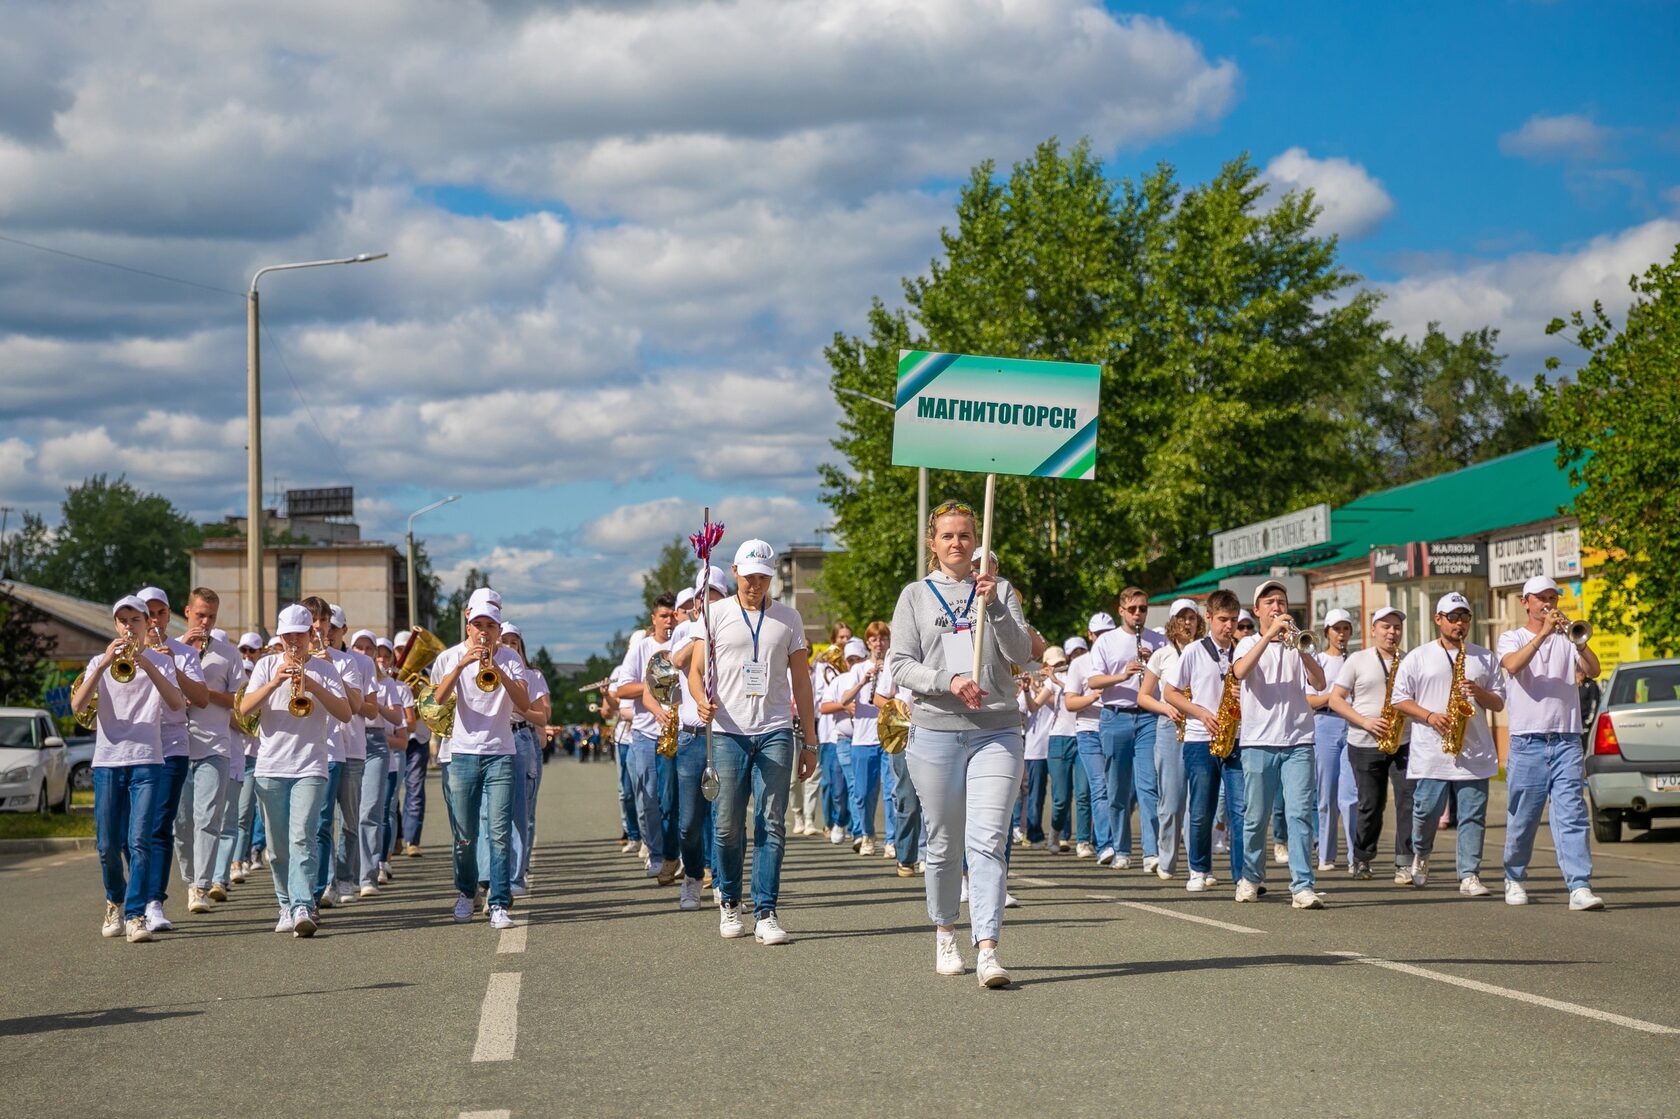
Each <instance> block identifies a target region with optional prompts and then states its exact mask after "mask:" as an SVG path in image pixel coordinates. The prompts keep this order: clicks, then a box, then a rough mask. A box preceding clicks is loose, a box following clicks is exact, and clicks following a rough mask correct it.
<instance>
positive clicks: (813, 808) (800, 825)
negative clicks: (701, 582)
mask: <svg viewBox="0 0 1680 1119" xmlns="http://www.w3.org/2000/svg"><path fill="white" fill-rule="evenodd" d="M683 593H684V594H687V595H689V596H690V598H691V599H692V597H693V594H694V592H693V591H692V590H685V591H684V592H683ZM677 597H678V603H679V606H678V609H679V611H680V610H681V605H680V603H681V600H682V596H681V595H678V596H677ZM679 624H680V623H679ZM832 671H833V666H832V665H826V664H819V663H818V662H817V658H816V657H812V658H811V702H812V703H814V704H816V705H817V775H816V776H815V777H812V778H811V779H810V780H808V781H798V780H796V781H794V783H793V785H792V787H791V788H790V789H789V791H788V811H789V812H790V813H791V814H792V817H793V820H792V822H791V823H790V824H789V825H788V834H789V835H826V834H827V832H828V825H827V824H826V823H821V826H819V823H820V822H821V821H822V820H823V804H822V796H823V790H822V744H823V742H825V741H827V742H832V741H833V739H832V738H828V739H825V738H824V737H823V733H824V731H826V730H828V729H829V728H828V725H827V722H825V720H824V717H823V714H822V687H823V685H824V684H825V683H827V680H826V674H827V673H829V672H832Z"/></svg>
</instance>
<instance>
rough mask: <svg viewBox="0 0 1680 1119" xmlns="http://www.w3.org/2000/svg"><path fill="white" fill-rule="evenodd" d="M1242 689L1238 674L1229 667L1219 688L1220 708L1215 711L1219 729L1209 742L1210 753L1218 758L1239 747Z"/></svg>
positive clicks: (1225, 756) (1229, 754)
mask: <svg viewBox="0 0 1680 1119" xmlns="http://www.w3.org/2000/svg"><path fill="white" fill-rule="evenodd" d="M1240 689H1241V685H1240V682H1239V681H1238V680H1237V674H1236V673H1235V672H1234V671H1232V670H1230V669H1227V670H1226V672H1225V683H1224V685H1223V686H1222V687H1221V688H1220V689H1219V710H1217V711H1215V712H1214V713H1213V714H1214V717H1215V718H1216V719H1218V720H1219V730H1218V732H1217V733H1215V734H1214V736H1213V740H1212V741H1211V742H1209V743H1208V753H1210V754H1212V755H1213V756H1214V757H1216V758H1228V757H1230V756H1231V752H1232V751H1233V750H1235V749H1236V748H1237V730H1238V728H1239V727H1240V726H1241V724H1242V699H1241V697H1240V696H1239V695H1238V692H1239V691H1240Z"/></svg>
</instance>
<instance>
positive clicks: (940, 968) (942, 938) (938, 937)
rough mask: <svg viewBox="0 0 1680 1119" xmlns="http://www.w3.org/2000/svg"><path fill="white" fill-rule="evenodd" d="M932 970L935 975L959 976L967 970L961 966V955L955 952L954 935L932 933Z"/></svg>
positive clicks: (955, 942) (955, 935)
mask: <svg viewBox="0 0 1680 1119" xmlns="http://www.w3.org/2000/svg"><path fill="white" fill-rule="evenodd" d="M933 970H934V973H935V974H937V975H961V974H962V973H963V972H965V971H967V970H968V969H967V968H966V967H964V966H963V959H962V953H961V952H960V951H958V950H957V934H956V933H954V932H953V933H949V934H946V933H942V932H939V931H938V930H935V931H934V934H933Z"/></svg>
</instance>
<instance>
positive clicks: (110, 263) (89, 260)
mask: <svg viewBox="0 0 1680 1119" xmlns="http://www.w3.org/2000/svg"><path fill="white" fill-rule="evenodd" d="M0 241H4V242H6V243H7V244H11V245H20V246H22V247H23V248H26V249H34V250H35V251H36V252H40V253H50V254H52V255H53V256H62V257H65V258H67V259H69V260H79V261H81V262H82V263H83V264H97V265H99V266H100V267H101V268H115V269H117V270H118V271H119V272H132V273H134V274H135V275H136V276H150V277H151V278H152V279H154V280H166V281H168V282H169V283H172V284H184V285H185V286H187V287H190V288H198V289H200V290H201V291H213V292H217V293H219V294H221V295H235V296H238V297H239V298H240V299H244V298H245V293H244V292H242V291H234V290H233V289H232V288H219V287H216V286H215V285H213V284H201V283H199V282H198V281H197V280H183V279H182V278H181V277H179V276H166V275H164V274H163V273H162V272H151V271H148V270H146V269H144V268H135V267H133V266H132V265H128V264H118V263H117V262H116V261H114V260H100V259H99V258H98V257H95V256H83V255H82V254H81V253H72V252H66V251H65V250H64V249H54V248H50V247H49V246H47V245H37V244H36V243H35V242H33V241H24V240H20V239H19V238H17V237H8V236H6V235H5V234H4V233H0Z"/></svg>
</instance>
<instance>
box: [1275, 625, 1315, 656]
mask: <svg viewBox="0 0 1680 1119" xmlns="http://www.w3.org/2000/svg"><path fill="white" fill-rule="evenodd" d="M1276 640H1278V641H1279V642H1281V643H1283V644H1284V645H1286V646H1288V647H1289V648H1292V649H1294V650H1295V651H1296V652H1298V653H1302V654H1305V655H1306V656H1309V657H1310V656H1312V655H1313V654H1314V653H1316V652H1318V638H1316V637H1314V636H1313V632H1312V630H1310V629H1297V628H1295V622H1294V619H1291V620H1290V622H1289V628H1288V629H1285V630H1284V631H1283V632H1282V633H1280V634H1278V635H1277V638H1276Z"/></svg>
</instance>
